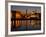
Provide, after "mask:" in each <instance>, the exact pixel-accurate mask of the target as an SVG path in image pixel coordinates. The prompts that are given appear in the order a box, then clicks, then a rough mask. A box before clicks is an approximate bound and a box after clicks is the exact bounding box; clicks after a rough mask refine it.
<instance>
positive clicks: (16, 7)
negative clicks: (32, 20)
mask: <svg viewBox="0 0 46 37" xmlns="http://www.w3.org/2000/svg"><path fill="white" fill-rule="evenodd" d="M11 10H13V11H15V10H18V11H21V12H22V13H24V14H25V13H26V10H27V13H30V12H32V11H35V10H36V12H39V13H40V12H41V7H32V6H15V5H12V6H11Z"/></svg>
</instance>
